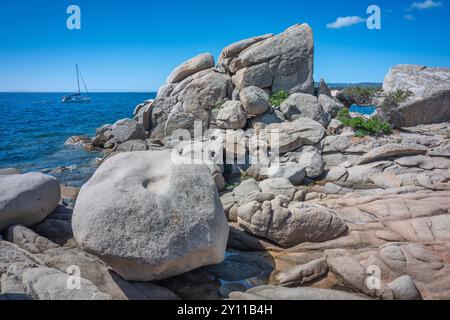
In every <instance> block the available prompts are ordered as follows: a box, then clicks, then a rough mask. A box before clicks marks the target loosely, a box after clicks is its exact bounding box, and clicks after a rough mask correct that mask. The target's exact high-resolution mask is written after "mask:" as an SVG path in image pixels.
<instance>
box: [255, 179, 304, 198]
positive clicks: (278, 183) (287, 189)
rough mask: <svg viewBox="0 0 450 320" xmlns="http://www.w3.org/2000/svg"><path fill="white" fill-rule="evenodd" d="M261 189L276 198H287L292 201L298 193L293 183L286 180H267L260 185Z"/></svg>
mask: <svg viewBox="0 0 450 320" xmlns="http://www.w3.org/2000/svg"><path fill="white" fill-rule="evenodd" d="M259 187H260V188H261V191H262V192H263V193H271V194H273V195H275V196H285V197H287V198H289V199H292V198H293V197H294V194H295V192H296V189H295V187H294V186H293V185H292V183H291V182H290V181H289V180H288V179H285V178H271V179H266V180H264V181H261V182H260V183H259Z"/></svg>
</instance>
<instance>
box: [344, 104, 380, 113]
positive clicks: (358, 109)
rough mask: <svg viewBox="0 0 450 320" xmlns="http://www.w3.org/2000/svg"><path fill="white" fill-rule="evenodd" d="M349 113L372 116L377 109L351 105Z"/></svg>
mask: <svg viewBox="0 0 450 320" xmlns="http://www.w3.org/2000/svg"><path fill="white" fill-rule="evenodd" d="M349 111H350V112H356V113H360V114H365V115H369V116H370V115H371V114H373V113H374V112H375V111H377V107H376V106H359V105H357V104H353V105H352V106H351V107H350V110H349Z"/></svg>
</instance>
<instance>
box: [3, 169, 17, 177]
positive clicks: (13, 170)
mask: <svg viewBox="0 0 450 320" xmlns="http://www.w3.org/2000/svg"><path fill="white" fill-rule="evenodd" d="M11 174H20V171H19V170H17V169H14V168H6V169H0V176H7V175H11Z"/></svg>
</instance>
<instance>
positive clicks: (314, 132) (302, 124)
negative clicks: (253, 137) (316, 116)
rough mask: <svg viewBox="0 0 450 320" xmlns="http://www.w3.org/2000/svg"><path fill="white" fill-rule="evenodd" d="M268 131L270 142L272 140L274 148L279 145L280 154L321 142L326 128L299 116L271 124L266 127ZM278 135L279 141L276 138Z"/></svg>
mask: <svg viewBox="0 0 450 320" xmlns="http://www.w3.org/2000/svg"><path fill="white" fill-rule="evenodd" d="M266 133H267V136H268V139H269V143H270V142H272V145H271V147H272V149H274V147H275V146H278V149H279V150H278V151H279V152H280V154H284V153H287V152H290V151H294V150H296V149H298V148H300V147H302V146H303V145H315V144H316V143H318V142H320V141H321V140H322V138H323V137H324V136H325V128H324V127H323V126H322V125H321V124H320V123H318V122H316V121H314V120H311V119H309V118H299V119H297V120H295V121H292V122H283V123H274V124H270V125H269V126H267V128H266ZM277 136H278V137H279V141H277V139H276V137H277ZM272 140H274V141H272ZM273 143H275V145H273Z"/></svg>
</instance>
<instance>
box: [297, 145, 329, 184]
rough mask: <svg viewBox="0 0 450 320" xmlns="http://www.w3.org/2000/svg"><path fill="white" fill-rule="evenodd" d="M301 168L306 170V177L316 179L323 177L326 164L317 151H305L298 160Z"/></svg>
mask: <svg viewBox="0 0 450 320" xmlns="http://www.w3.org/2000/svg"><path fill="white" fill-rule="evenodd" d="M298 163H299V165H300V166H302V167H304V168H305V170H306V176H307V177H308V178H311V179H315V178H317V177H319V176H320V175H322V173H323V170H324V167H325V163H324V161H323V158H322V156H321V155H320V153H319V152H317V151H316V150H305V151H303V152H302V153H301V154H300V157H299V159H298Z"/></svg>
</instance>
